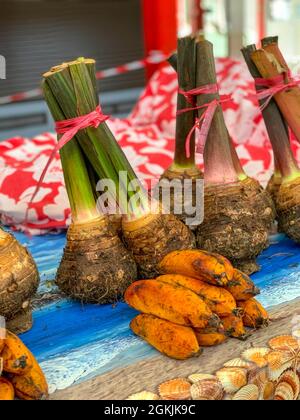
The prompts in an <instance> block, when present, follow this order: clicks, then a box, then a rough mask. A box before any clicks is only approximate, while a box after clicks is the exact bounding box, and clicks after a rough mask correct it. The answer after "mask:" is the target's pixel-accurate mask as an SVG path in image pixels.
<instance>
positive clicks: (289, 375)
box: [279, 369, 300, 400]
mask: <svg viewBox="0 0 300 420" xmlns="http://www.w3.org/2000/svg"><path fill="white" fill-rule="evenodd" d="M280 383H287V384H289V385H290V386H291V387H292V389H293V392H294V400H297V399H298V397H299V394H300V380H299V377H298V375H297V373H296V372H295V371H294V370H292V369H290V370H287V371H286V372H284V373H283V374H282V375H281V377H280V378H279V384H280Z"/></svg>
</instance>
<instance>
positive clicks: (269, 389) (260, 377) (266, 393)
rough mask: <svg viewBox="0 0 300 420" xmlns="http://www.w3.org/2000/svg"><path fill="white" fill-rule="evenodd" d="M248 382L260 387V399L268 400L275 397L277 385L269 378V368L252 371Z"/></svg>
mask: <svg viewBox="0 0 300 420" xmlns="http://www.w3.org/2000/svg"><path fill="white" fill-rule="evenodd" d="M248 383H249V384H253V385H256V386H257V387H258V390H259V399H260V400H263V401H268V400H270V399H273V396H274V391H275V385H274V383H273V382H272V381H270V380H269V377H268V370H267V368H264V369H256V370H255V371H252V372H250V373H249V378H248Z"/></svg>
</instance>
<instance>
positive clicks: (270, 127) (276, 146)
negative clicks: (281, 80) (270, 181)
mask: <svg viewBox="0 0 300 420" xmlns="http://www.w3.org/2000/svg"><path fill="white" fill-rule="evenodd" d="M256 51H257V50H256V46H255V45H249V46H248V47H246V48H243V49H242V53H243V55H244V58H245V61H246V64H247V66H248V68H249V71H250V73H251V75H252V76H253V78H254V79H257V78H260V77H262V75H261V73H260V72H259V70H258V67H257V66H256V65H255V64H254V61H252V60H251V57H253V55H254V54H255V52H256ZM259 89H260V88H258V91H259ZM262 104H263V101H261V102H260V105H262ZM262 114H263V118H264V121H265V124H266V128H267V132H268V134H269V138H270V141H271V143H272V147H273V151H274V160H275V176H276V178H278V176H279V177H280V176H281V177H282V178H283V180H282V181H283V182H289V181H291V180H293V179H295V178H297V177H298V176H299V175H300V172H299V168H298V165H297V162H296V160H295V157H294V155H293V152H292V150H291V145H290V139H289V133H288V128H287V126H286V123H285V120H284V118H283V116H282V114H281V112H280V109H279V107H278V105H277V104H276V102H275V100H272V101H271V102H270V103H269V105H268V106H267V107H266V108H264V110H263V111H262Z"/></svg>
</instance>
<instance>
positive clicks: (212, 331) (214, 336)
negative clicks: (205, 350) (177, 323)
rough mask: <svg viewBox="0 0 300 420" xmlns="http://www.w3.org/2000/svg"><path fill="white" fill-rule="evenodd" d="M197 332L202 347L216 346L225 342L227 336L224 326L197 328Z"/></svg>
mask: <svg viewBox="0 0 300 420" xmlns="http://www.w3.org/2000/svg"><path fill="white" fill-rule="evenodd" d="M194 331H195V334H196V337H197V340H198V343H199V346H201V347H214V346H219V345H220V344H223V343H225V341H226V340H227V336H226V335H225V330H224V328H223V326H221V327H220V328H206V329H203V330H200V329H195V330H194Z"/></svg>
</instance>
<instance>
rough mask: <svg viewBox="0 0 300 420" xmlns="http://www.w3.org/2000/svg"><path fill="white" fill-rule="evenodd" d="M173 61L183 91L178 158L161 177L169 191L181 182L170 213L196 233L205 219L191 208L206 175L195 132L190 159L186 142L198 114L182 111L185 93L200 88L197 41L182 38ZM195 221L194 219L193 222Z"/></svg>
mask: <svg viewBox="0 0 300 420" xmlns="http://www.w3.org/2000/svg"><path fill="white" fill-rule="evenodd" d="M169 62H170V63H171V65H172V66H173V68H174V69H175V70H176V71H177V73H178V86H179V90H180V91H179V92H178V99H177V111H178V115H177V117H176V137H175V156H174V160H173V162H172V165H171V166H170V167H169V168H168V169H167V170H166V171H165V172H164V174H163V175H162V177H161V185H162V186H163V185H164V184H165V185H166V188H168V187H169V185H170V183H172V185H174V181H175V183H176V181H178V183H179V185H178V187H177V186H176V188H179V189H181V194H178V191H177V190H176V192H175V191H174V188H172V189H171V191H170V199H171V200H170V201H171V203H170V210H171V212H172V213H174V214H175V215H176V216H178V218H179V219H180V220H182V221H183V222H184V223H185V224H188V225H189V227H190V228H191V229H192V230H194V229H196V228H197V226H199V224H200V222H201V220H196V219H195V217H196V214H195V213H193V212H192V211H191V210H187V209H188V208H191V209H193V208H195V206H196V205H197V199H196V193H197V180H199V179H203V174H202V172H201V171H200V169H199V168H198V167H197V165H196V161H195V133H193V134H192V137H191V142H190V151H189V156H187V153H186V139H187V137H188V135H189V133H190V131H191V130H192V128H193V126H194V124H195V112H183V113H180V112H181V111H183V110H185V109H187V108H190V106H191V104H190V103H189V101H188V99H187V98H186V97H185V96H184V95H183V94H182V92H188V91H190V90H193V89H195V88H196V68H197V57H196V42H195V38H193V37H186V38H182V39H179V40H178V49H177V54H174V55H173V56H172V57H171V58H170V60H169ZM187 180H190V181H191V186H190V188H191V194H190V198H189V197H188V196H187V195H188V194H184V183H185V182H186V181H187ZM163 181H165V182H163ZM160 199H162V194H160ZM187 200H189V202H187ZM188 205H189V207H188ZM177 208H178V214H177ZM188 213H189V214H188ZM191 219H194V220H193V222H192V221H191Z"/></svg>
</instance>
